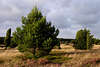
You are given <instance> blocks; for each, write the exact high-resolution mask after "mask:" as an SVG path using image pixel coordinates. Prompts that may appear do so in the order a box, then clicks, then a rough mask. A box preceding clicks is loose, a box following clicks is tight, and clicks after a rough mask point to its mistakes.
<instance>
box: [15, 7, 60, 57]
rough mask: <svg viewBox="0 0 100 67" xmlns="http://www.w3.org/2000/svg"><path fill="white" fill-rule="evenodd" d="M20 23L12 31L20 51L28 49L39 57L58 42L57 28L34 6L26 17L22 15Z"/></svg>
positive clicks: (46, 53)
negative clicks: (20, 24) (20, 25)
mask: <svg viewBox="0 0 100 67" xmlns="http://www.w3.org/2000/svg"><path fill="white" fill-rule="evenodd" d="M22 24H23V25H22V27H18V28H17V29H16V31H15V32H14V33H13V38H14V40H16V43H17V44H18V49H19V50H20V51H23V52H24V51H29V52H32V53H33V55H34V56H37V57H41V56H44V55H48V54H49V52H50V51H51V49H52V48H53V47H54V46H55V45H56V44H57V43H58V39H57V35H58V34H59V30H58V29H55V27H54V26H52V25H51V22H47V20H46V17H44V16H43V15H42V13H41V12H40V11H39V10H38V9H37V8H36V7H35V8H34V9H33V10H32V11H31V12H30V13H29V14H28V15H27V16H26V17H22Z"/></svg>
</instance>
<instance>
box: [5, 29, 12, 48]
mask: <svg viewBox="0 0 100 67" xmlns="http://www.w3.org/2000/svg"><path fill="white" fill-rule="evenodd" d="M4 42H5V45H6V49H7V47H8V46H9V45H10V43H11V28H9V29H8V30H7V33H6V37H5V41H4Z"/></svg>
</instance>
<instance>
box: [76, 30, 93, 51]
mask: <svg viewBox="0 0 100 67" xmlns="http://www.w3.org/2000/svg"><path fill="white" fill-rule="evenodd" d="M92 46H93V35H91V33H90V31H89V30H87V29H84V30H79V31H78V32H77V34H76V40H75V44H74V47H75V48H76V49H82V50H83V49H91V48H92Z"/></svg>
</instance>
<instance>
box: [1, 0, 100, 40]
mask: <svg viewBox="0 0 100 67" xmlns="http://www.w3.org/2000/svg"><path fill="white" fill-rule="evenodd" d="M34 5H37V6H38V8H39V9H40V10H41V11H42V13H43V15H44V16H46V17H47V20H48V21H51V22H52V24H53V25H55V26H56V27H57V28H58V29H59V30H60V34H59V36H58V37H61V38H75V34H76V32H77V31H78V30H79V29H81V28H84V27H86V28H88V29H90V30H91V33H92V34H93V35H94V36H95V37H96V38H100V30H99V28H100V0H0V36H5V33H6V31H7V29H8V28H12V32H13V31H15V29H16V27H18V26H21V17H22V16H26V15H27V14H28V13H29V12H30V11H31V10H32V8H33V7H34Z"/></svg>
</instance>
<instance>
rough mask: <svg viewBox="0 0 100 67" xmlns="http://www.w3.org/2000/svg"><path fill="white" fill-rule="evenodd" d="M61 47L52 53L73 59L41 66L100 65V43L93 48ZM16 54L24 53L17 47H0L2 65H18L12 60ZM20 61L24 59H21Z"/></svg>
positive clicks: (90, 66)
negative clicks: (59, 63)
mask: <svg viewBox="0 0 100 67" xmlns="http://www.w3.org/2000/svg"><path fill="white" fill-rule="evenodd" d="M61 48H62V49H53V50H52V51H51V55H55V56H57V55H58V56H64V57H66V58H72V59H70V60H66V61H64V63H63V64H61V65H58V64H46V65H43V66H41V67H55V65H58V66H56V67H100V45H95V46H94V47H93V49H91V50H75V49H74V48H73V47H72V45H64V44H62V45H61ZM16 56H22V54H21V53H20V52H19V51H18V50H16V49H8V50H3V49H0V67H16V66H13V64H15V61H14V62H12V60H14V59H15V57H16ZM16 62H17V61H16ZM18 62H19V61H18ZM20 62H23V61H21V60H20ZM11 64H12V66H11ZM24 65H25V64H24ZM37 66H38V65H36V66H35V65H34V66H33V65H32V66H31V67H37ZM20 67H21V66H20ZM38 67H40V66H38Z"/></svg>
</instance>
